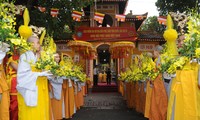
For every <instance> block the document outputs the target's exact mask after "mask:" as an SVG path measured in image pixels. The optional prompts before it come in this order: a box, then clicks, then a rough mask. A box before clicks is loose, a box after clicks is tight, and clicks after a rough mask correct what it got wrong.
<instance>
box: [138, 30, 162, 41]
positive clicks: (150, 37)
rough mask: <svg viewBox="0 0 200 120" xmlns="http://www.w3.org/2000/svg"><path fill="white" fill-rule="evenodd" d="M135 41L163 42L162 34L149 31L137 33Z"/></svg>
mask: <svg viewBox="0 0 200 120" xmlns="http://www.w3.org/2000/svg"><path fill="white" fill-rule="evenodd" d="M137 33H138V38H137V41H159V42H161V41H165V39H164V38H163V36H162V34H158V33H154V32H151V31H138V32H137Z"/></svg>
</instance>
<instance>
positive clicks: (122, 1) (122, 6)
mask: <svg viewBox="0 0 200 120" xmlns="http://www.w3.org/2000/svg"><path fill="white" fill-rule="evenodd" d="M97 2H98V3H102V2H110V3H111V2H117V3H118V4H119V14H124V13H125V11H126V8H127V5H128V0H97Z"/></svg>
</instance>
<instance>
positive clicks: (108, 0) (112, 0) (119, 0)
mask: <svg viewBox="0 0 200 120" xmlns="http://www.w3.org/2000/svg"><path fill="white" fill-rule="evenodd" d="M127 1H128V0H97V2H127Z"/></svg>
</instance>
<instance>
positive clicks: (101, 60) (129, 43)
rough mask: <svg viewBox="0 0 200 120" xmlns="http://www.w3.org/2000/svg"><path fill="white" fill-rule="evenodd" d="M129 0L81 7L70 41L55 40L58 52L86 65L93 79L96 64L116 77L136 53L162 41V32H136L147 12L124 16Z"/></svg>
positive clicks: (100, 1)
mask: <svg viewBox="0 0 200 120" xmlns="http://www.w3.org/2000/svg"><path fill="white" fill-rule="evenodd" d="M127 4H128V0H96V2H94V4H93V5H91V6H87V7H85V8H83V11H84V17H82V19H81V20H80V24H81V25H80V26H79V27H77V28H76V32H75V35H74V36H73V39H74V40H72V41H70V42H68V43H67V46H66V42H65V44H63V43H62V41H59V42H58V43H57V48H58V51H60V52H62V53H63V55H66V56H70V57H72V58H73V59H74V61H75V62H77V63H79V64H81V65H82V66H84V68H85V72H86V73H87V75H88V77H90V78H91V80H92V79H93V68H94V66H98V67H99V68H100V72H102V73H104V72H105V70H106V68H108V67H109V68H111V71H112V74H113V75H114V76H117V75H118V74H119V73H120V71H123V70H124V69H126V68H127V67H129V66H130V64H131V63H132V60H133V59H134V56H135V55H138V54H140V53H141V52H144V51H147V52H153V50H154V47H155V46H156V45H158V44H162V43H163V42H164V39H163V37H162V36H161V35H158V34H157V33H153V32H152V31H147V32H142V31H139V29H140V27H141V25H142V24H143V22H144V20H145V19H146V18H147V15H148V13H144V14H141V15H133V14H132V11H130V13H128V14H127V15H125V11H126V7H127Z"/></svg>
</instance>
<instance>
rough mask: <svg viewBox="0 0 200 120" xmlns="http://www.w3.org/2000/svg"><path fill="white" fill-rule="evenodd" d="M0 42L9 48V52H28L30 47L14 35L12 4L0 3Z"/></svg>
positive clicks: (14, 23)
mask: <svg viewBox="0 0 200 120" xmlns="http://www.w3.org/2000/svg"><path fill="white" fill-rule="evenodd" d="M0 9H1V12H0V41H1V42H6V43H8V44H9V45H10V46H11V51H13V49H14V46H15V48H19V49H22V50H29V49H30V45H28V44H27V42H26V40H25V39H23V38H20V37H19V36H18V34H16V30H15V25H16V22H15V20H16V18H15V5H14V4H13V3H6V2H4V3H1V2H0Z"/></svg>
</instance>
